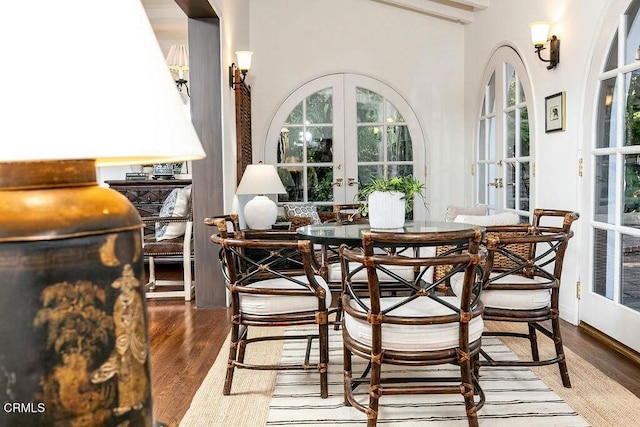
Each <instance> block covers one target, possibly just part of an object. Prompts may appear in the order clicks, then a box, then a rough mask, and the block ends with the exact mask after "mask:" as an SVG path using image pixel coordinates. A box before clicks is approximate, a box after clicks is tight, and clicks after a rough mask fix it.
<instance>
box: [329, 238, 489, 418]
mask: <svg viewBox="0 0 640 427" xmlns="http://www.w3.org/2000/svg"><path fill="white" fill-rule="evenodd" d="M362 235H363V237H362V248H356V249H348V248H347V247H345V246H342V247H341V249H340V253H341V256H342V257H343V268H344V275H345V276H344V277H345V284H346V286H345V292H344V294H343V297H342V298H343V301H342V306H343V312H344V319H343V321H342V322H343V323H342V326H343V327H342V330H343V333H342V334H343V345H344V360H343V363H344V390H345V391H344V392H345V404H347V405H351V406H353V407H355V408H357V409H358V410H360V411H362V412H364V413H366V414H367V425H368V426H375V425H376V424H377V418H378V414H379V400H380V398H381V397H382V396H385V395H394V394H435V393H438V394H440V393H442V394H461V395H462V397H463V399H464V403H465V408H466V414H467V419H468V423H469V425H470V426H477V425H478V419H477V411H478V410H479V409H480V408H481V407H482V406H483V404H484V393H483V391H482V388H481V387H480V385H479V383H478V381H477V378H476V377H475V376H474V366H473V364H474V361H475V360H477V358H478V354H479V351H480V347H481V336H482V330H483V320H482V304H479V303H478V301H477V298H474V295H476V294H477V289H476V290H475V291H474V288H477V287H479V286H481V285H482V280H483V278H484V274H483V273H482V269H481V268H480V267H479V265H480V263H481V262H482V260H483V259H484V257H485V255H486V254H485V253H484V252H479V250H478V249H479V245H480V242H481V237H482V230H481V229H480V228H471V229H469V230H464V231H447V232H415V233H408V232H405V233H394V232H376V231H364V232H363V233H362ZM441 245H451V246H455V247H457V248H458V250H457V251H450V252H449V254H448V255H443V256H436V255H435V250H434V247H436V246H441ZM393 246H398V247H412V248H414V249H415V250H416V251H415V254H414V256H399V255H397V254H387V255H382V254H376V253H375V248H377V247H383V248H389V247H393ZM351 263H359V264H362V265H364V266H365V268H366V272H367V277H368V288H369V292H368V294H367V295H362V294H361V293H360V292H358V291H357V290H356V289H354V286H353V284H352V277H353V272H350V271H349V266H350V264H351ZM397 266H406V267H409V268H413V269H416V273H417V274H416V276H415V277H414V278H413V279H412V280H405V279H403V278H402V277H400V276H398V275H395V276H396V277H395V278H396V281H397V284H398V286H402V287H404V290H405V292H404V293H398V294H396V295H395V296H385V295H384V293H383V287H382V286H381V281H380V276H381V275H391V276H394V273H393V272H392V271H391V270H390V268H391V267H397ZM437 266H449V267H451V268H450V269H448V272H447V274H445V275H444V276H443V277H441V278H440V279H438V280H433V270H434V269H435V268H436V267H437ZM457 273H461V274H462V275H463V277H464V278H463V290H464V292H463V293H462V294H461V296H460V297H455V296H439V295H438V292H437V291H436V289H437V288H438V286H439V285H440V284H441V283H442V282H443V281H446V280H448V279H449V278H450V277H451V276H453V275H456V274H457ZM355 274H358V273H357V272H356V273H355ZM353 356H357V357H361V358H364V359H365V360H368V361H370V364H369V365H370V372H369V373H368V377H362V376H359V375H357V374H354V372H353V363H352V357H353ZM439 364H455V365H458V366H459V369H460V374H459V375H458V376H454V377H442V376H441V377H435V376H432V375H423V373H424V371H425V369H424V368H425V367H426V366H431V365H439ZM388 365H402V366H405V367H406V368H407V369H408V370H411V371H410V373H407V374H406V375H405V376H403V377H402V378H398V377H393V375H390V374H388V373H385V369H384V367H385V366H388ZM413 368H418V369H413ZM435 374H436V375H437V372H436V373H435ZM395 375H397V374H395ZM361 386H362V387H368V390H367V393H366V395H368V402H367V403H361V402H359V401H358V398H357V397H356V390H357V388H358V387H361ZM475 395H478V401H477V402H476V399H475V397H474V396H475ZM425 410H428V409H427V408H426V407H425Z"/></svg>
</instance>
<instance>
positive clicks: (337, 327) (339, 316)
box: [333, 295, 342, 331]
mask: <svg viewBox="0 0 640 427" xmlns="http://www.w3.org/2000/svg"><path fill="white" fill-rule="evenodd" d="M341 322H342V295H340V297H339V298H338V308H337V310H336V323H335V324H334V325H333V330H334V331H339V330H340V323H341Z"/></svg>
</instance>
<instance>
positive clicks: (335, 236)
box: [296, 221, 477, 246]
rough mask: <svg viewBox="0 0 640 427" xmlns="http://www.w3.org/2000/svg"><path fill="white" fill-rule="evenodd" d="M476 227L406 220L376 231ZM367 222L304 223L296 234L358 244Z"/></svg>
mask: <svg viewBox="0 0 640 427" xmlns="http://www.w3.org/2000/svg"><path fill="white" fill-rule="evenodd" d="M475 227H477V226H476V225H472V224H465V223H459V222H444V221H407V222H406V223H405V225H404V227H402V228H392V229H384V230H382V229H378V230H376V231H382V232H385V231H386V232H390V233H401V232H406V233H411V232H422V233H424V232H434V233H437V232H445V231H460V230H470V229H473V228H475ZM371 229H372V228H371V227H370V226H369V224H366V223H358V224H355V223H354V224H336V223H327V224H314V225H306V226H304V227H300V228H298V229H297V230H296V231H297V233H298V235H300V236H303V237H304V238H306V239H309V240H311V241H312V242H313V243H321V244H325V245H336V246H338V245H341V244H343V243H344V244H347V245H352V246H355V245H358V244H359V243H360V242H361V241H362V231H363V230H371Z"/></svg>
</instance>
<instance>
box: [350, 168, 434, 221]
mask: <svg viewBox="0 0 640 427" xmlns="http://www.w3.org/2000/svg"><path fill="white" fill-rule="evenodd" d="M424 188H425V186H424V183H422V182H420V181H418V180H417V179H416V178H415V177H413V175H406V176H396V177H393V178H386V179H385V178H375V177H374V178H372V179H371V181H369V182H368V183H367V184H365V185H363V186H362V187H361V188H360V189H359V190H358V193H357V194H356V201H357V202H359V203H362V204H363V206H362V208H360V214H361V215H364V216H366V215H367V214H368V213H369V209H368V206H367V199H368V198H369V195H370V194H371V193H373V192H374V191H383V192H385V191H388V192H391V191H397V192H400V193H402V194H403V196H402V199H403V200H404V201H405V212H407V213H409V212H412V211H413V198H414V196H416V195H419V196H420V197H422V200H423V201H425V199H424ZM425 203H426V202H425Z"/></svg>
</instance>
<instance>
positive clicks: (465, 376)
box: [459, 358, 478, 427]
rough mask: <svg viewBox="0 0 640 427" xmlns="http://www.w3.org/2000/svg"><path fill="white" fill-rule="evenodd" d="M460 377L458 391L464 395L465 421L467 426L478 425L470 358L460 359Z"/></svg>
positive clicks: (473, 426) (475, 426)
mask: <svg viewBox="0 0 640 427" xmlns="http://www.w3.org/2000/svg"><path fill="white" fill-rule="evenodd" d="M459 363H460V377H461V379H462V384H461V387H460V391H461V394H462V397H464V406H465V409H466V411H467V422H468V423H469V427H478V410H477V408H476V402H475V400H474V397H473V396H474V387H473V375H472V373H471V360H470V359H468V358H467V359H466V360H464V361H460V362H459Z"/></svg>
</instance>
